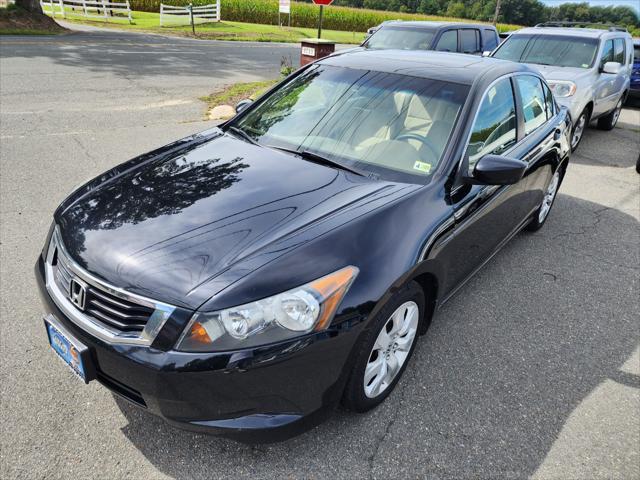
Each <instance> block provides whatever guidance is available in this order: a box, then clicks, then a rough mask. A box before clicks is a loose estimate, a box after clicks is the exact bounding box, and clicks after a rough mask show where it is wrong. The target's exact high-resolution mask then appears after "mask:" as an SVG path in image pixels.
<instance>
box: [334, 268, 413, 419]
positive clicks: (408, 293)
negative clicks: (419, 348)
mask: <svg viewBox="0 0 640 480" xmlns="http://www.w3.org/2000/svg"><path fill="white" fill-rule="evenodd" d="M424 313H425V299H424V293H423V292H422V288H420V285H418V284H417V283H416V282H413V281H412V282H410V283H408V284H407V285H405V286H404V287H402V289H400V290H399V291H398V292H396V293H395V294H394V295H393V297H391V299H390V300H389V301H388V302H387V304H386V305H385V306H384V307H383V308H382V309H381V310H380V311H379V312H378V313H377V314H376V316H375V318H373V319H372V320H371V326H370V327H369V329H368V330H367V331H365V332H364V337H363V338H362V339H361V340H360V341H359V343H358V344H357V345H356V346H355V347H354V348H356V354H355V362H354V365H353V369H352V371H351V374H350V376H349V380H348V381H347V385H346V387H345V390H344V394H343V397H342V404H343V405H344V407H346V408H347V409H349V410H353V411H356V412H366V411H368V410H371V409H372V408H374V407H376V406H378V405H379V404H380V403H382V402H383V401H384V399H385V398H387V396H389V394H390V393H391V392H392V391H393V389H394V388H395V386H396V384H397V383H398V381H399V380H400V377H402V374H403V372H404V370H405V368H406V367H407V364H408V363H409V360H410V359H411V355H412V354H413V351H414V349H415V346H416V343H417V338H418V336H419V332H420V323H421V322H422V321H423V318H422V316H423V315H424Z"/></svg>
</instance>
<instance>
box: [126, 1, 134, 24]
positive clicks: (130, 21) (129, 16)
mask: <svg viewBox="0 0 640 480" xmlns="http://www.w3.org/2000/svg"><path fill="white" fill-rule="evenodd" d="M127 18H128V19H129V25H131V24H132V23H133V17H132V16H131V5H130V4H129V0H127Z"/></svg>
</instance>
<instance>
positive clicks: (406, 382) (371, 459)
mask: <svg viewBox="0 0 640 480" xmlns="http://www.w3.org/2000/svg"><path fill="white" fill-rule="evenodd" d="M414 354H415V352H414ZM412 377H413V376H412ZM403 380H404V381H403V382H402V389H401V390H400V398H399V400H398V408H396V409H395V411H394V413H393V415H392V416H391V418H390V419H389V421H388V422H387V425H386V426H385V429H384V432H383V434H382V435H380V436H379V437H378V439H377V440H376V443H375V445H374V448H373V452H372V453H371V455H370V456H369V477H368V478H370V479H372V480H373V479H374V478H375V476H374V475H373V466H374V465H373V464H374V462H375V460H376V457H377V456H378V452H379V451H380V447H381V446H382V444H383V443H384V441H385V440H386V438H387V435H389V432H390V431H391V427H393V425H394V424H395V423H396V420H398V417H399V415H400V410H401V408H402V405H403V403H404V401H405V398H406V392H407V387H408V385H409V384H410V383H412V382H413V380H414V378H411V379H409V378H407V377H406V376H405V377H404V378H403Z"/></svg>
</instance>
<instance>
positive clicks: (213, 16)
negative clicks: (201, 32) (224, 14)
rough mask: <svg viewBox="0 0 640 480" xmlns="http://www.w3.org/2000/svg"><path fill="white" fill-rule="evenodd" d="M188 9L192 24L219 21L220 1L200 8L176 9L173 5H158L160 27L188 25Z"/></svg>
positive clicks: (189, 20) (189, 21)
mask: <svg viewBox="0 0 640 480" xmlns="http://www.w3.org/2000/svg"><path fill="white" fill-rule="evenodd" d="M189 8H192V9H193V21H194V23H196V21H197V23H208V22H219V21H220V0H217V1H216V3H212V4H209V5H200V6H192V7H189V6H186V7H176V6H175V5H165V4H163V3H161V4H160V26H161V27H162V26H165V25H167V24H169V23H171V22H172V23H174V24H175V23H176V22H177V23H180V24H186V25H189V24H190V23H191V18H190V15H191V14H190V12H189Z"/></svg>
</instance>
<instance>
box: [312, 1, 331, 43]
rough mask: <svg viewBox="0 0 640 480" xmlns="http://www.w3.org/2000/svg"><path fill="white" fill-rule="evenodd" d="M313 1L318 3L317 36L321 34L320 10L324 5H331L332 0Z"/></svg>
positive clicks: (321, 10)
mask: <svg viewBox="0 0 640 480" xmlns="http://www.w3.org/2000/svg"><path fill="white" fill-rule="evenodd" d="M313 3H315V4H316V5H320V15H319V17H318V38H320V37H321V36H322V12H323V10H324V7H325V5H331V4H332V3H333V0H313Z"/></svg>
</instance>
